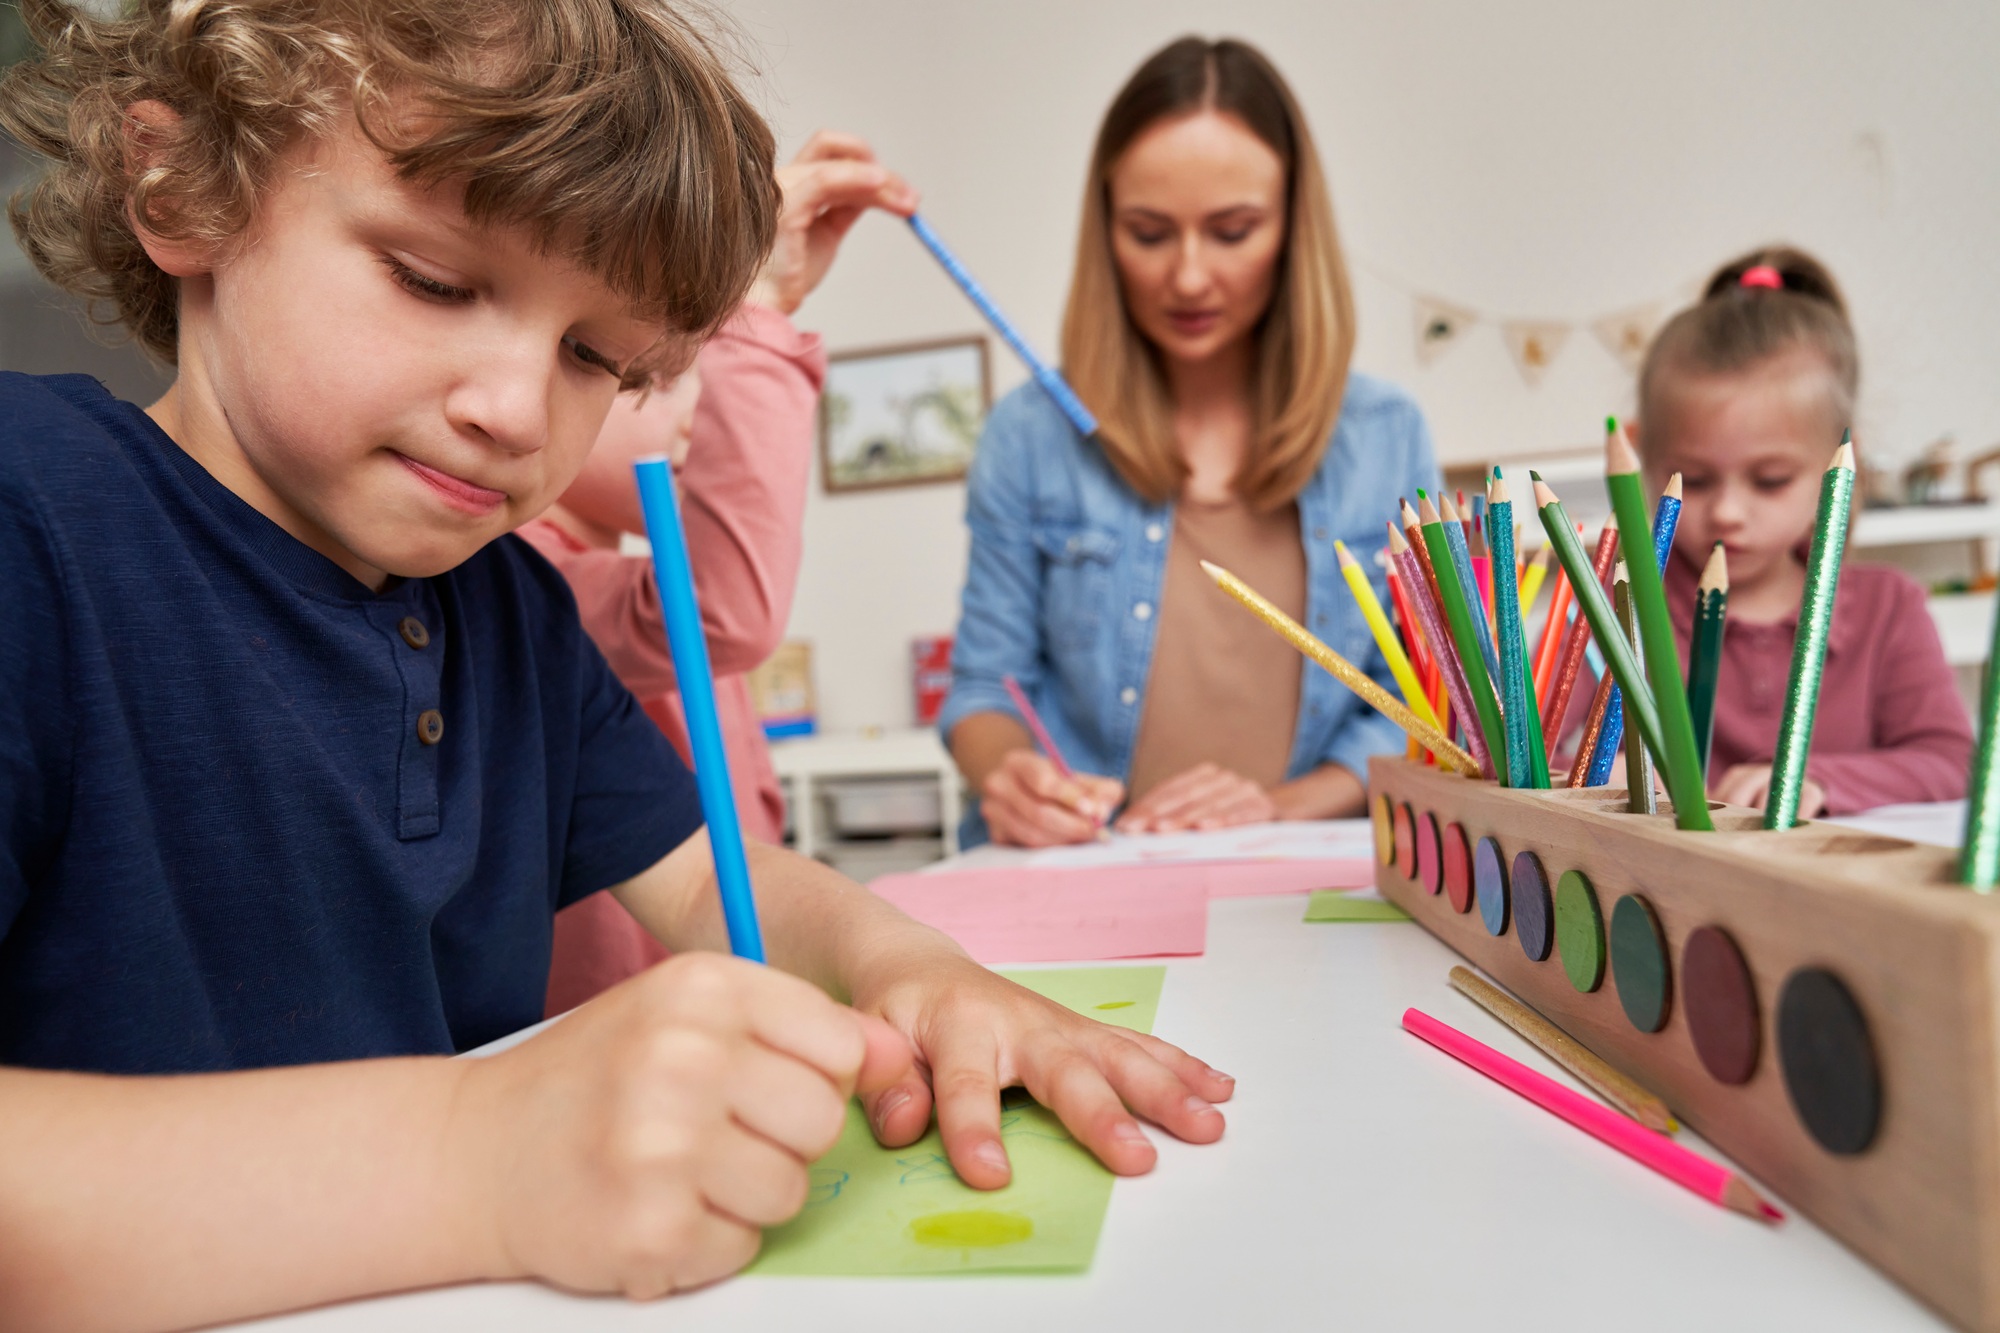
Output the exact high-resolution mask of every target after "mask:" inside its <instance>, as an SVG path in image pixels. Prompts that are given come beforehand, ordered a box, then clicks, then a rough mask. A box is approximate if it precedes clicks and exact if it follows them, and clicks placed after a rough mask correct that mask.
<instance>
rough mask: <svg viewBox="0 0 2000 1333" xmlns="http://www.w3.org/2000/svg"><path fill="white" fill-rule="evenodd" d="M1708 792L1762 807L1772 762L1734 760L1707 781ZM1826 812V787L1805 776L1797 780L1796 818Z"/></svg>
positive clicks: (1767, 795) (1733, 802) (1732, 802)
mask: <svg viewBox="0 0 2000 1333" xmlns="http://www.w3.org/2000/svg"><path fill="white" fill-rule="evenodd" d="M1708 794H1709V795H1710V796H1712V797H1713V798H1715V799H1716V800H1718V801H1723V802H1726V803H1727V804H1729V805H1749V806H1755V807H1757V808H1758V809H1762V808H1763V806H1764V803H1765V802H1766V801H1767V800H1769V799H1770V796H1771V765H1769V764H1735V765H1732V766H1731V767H1730V769H1729V771H1728V772H1726V773H1724V774H1723V775H1722V776H1721V777H1719V778H1717V779H1715V780H1714V781H1713V782H1711V783H1709V784H1708ZM1825 813H1826V788H1824V787H1822V786H1820V785H1819V784H1818V783H1817V782H1814V781H1813V780H1812V779H1811V778H1807V779H1806V780H1805V781H1804V782H1802V783H1800V784H1799V818H1800V819H1818V818H1819V817H1820V816H1821V815H1823V814H1825Z"/></svg>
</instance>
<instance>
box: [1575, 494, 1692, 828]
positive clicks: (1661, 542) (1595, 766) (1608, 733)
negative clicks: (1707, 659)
mask: <svg viewBox="0 0 2000 1333" xmlns="http://www.w3.org/2000/svg"><path fill="white" fill-rule="evenodd" d="M1680 521H1681V474H1680V473H1678V472H1676V473H1674V475H1673V476H1672V477H1670V478H1668V480H1667V488H1666V490H1664V491H1663V492H1661V494H1660V503H1659V504H1658V505H1656V506H1654V509H1653V563H1654V564H1656V565H1657V566H1658V567H1659V569H1660V572H1661V573H1662V574H1664V573H1666V569H1667V561H1668V560H1670V559H1672V558H1673V553H1674V533H1675V531H1676V530H1677V529H1678V528H1679V527H1680ZM1628 637H1629V635H1628ZM1634 642H1635V643H1636V642H1637V640H1634ZM1633 651H1634V652H1635V653H1637V652H1638V649H1637V648H1636V647H1635V648H1634V650H1633ZM1639 660H1640V661H1641V662H1642V663H1643V662H1644V661H1645V660H1646V659H1645V658H1644V657H1643V656H1641V657H1640V658H1639ZM1599 688H1600V689H1606V688H1608V689H1609V690H1610V691H1611V695H1610V697H1609V698H1608V699H1607V700H1606V701H1605V709H1604V726H1603V730H1602V732H1601V733H1600V734H1599V736H1598V738H1597V747H1596V749H1595V750H1594V751H1593V752H1592V755H1591V760H1590V777H1589V779H1588V780H1587V781H1586V783H1585V785H1586V786H1590V787H1601V786H1603V785H1604V784H1605V783H1607V782H1609V781H1610V780H1611V769H1612V766H1613V765H1614V764H1615V763H1616V762H1617V760H1618V747H1619V746H1621V745H1623V744H1624V742H1625V701H1624V698H1623V697H1622V695H1621V692H1620V691H1619V689H1618V682H1616V681H1615V680H1612V679H1611V678H1610V677H1608V676H1607V677H1605V678H1604V679H1603V680H1602V681H1600V682H1599ZM1647 813H1649V814H1650V813H1651V811H1650V810H1649V811H1648V812H1647Z"/></svg>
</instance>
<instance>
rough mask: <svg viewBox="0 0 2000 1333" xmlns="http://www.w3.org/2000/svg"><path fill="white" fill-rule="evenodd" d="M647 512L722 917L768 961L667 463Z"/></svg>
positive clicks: (745, 950) (645, 499)
mask: <svg viewBox="0 0 2000 1333" xmlns="http://www.w3.org/2000/svg"><path fill="white" fill-rule="evenodd" d="M632 470H633V471H634V472H636V473H637V474H638V477H639V507H640V508H641V509H642V510H643V511H644V512H645V516H646V537H647V539H648V540H649V541H651V542H652V544H653V573H654V576H655V577H656V579H657V580H658V582H659V585H660V607H661V610H662V611H663V612H664V613H665V616H666V622H667V647H668V648H669V649H670V650H671V651H672V652H673V655H674V675H675V677H676V678H677V680H678V682H679V685H680V693H681V707H682V709H683V710H684V711H685V712H686V714H687V729H688V746H689V748H690V749H692V750H693V751H694V780H695V785H696V787H697V788H698V789H699V790H700V793H701V814H702V818H703V819H704V820H706V821H707V823H708V846H709V851H710V854H711V855H713V856H714V858H715V882H716V883H717V885H719V886H720V887H721V890H722V916H723V920H724V921H725V922H726V923H727V924H728V927H729V951H730V952H731V953H733V954H735V955H736V956H737V957H738V958H748V959H749V960H750V961H751V962H753V963H761V962H763V961H764V934H763V932H762V931H761V930H760V929H758V926H757V901H756V899H755V898H754V897H752V896H751V892H750V862H749V860H748V858H747V857H746V856H745V855H744V851H743V825H742V824H741V823H739V822H738V821H737V818H736V794H735V792H734V790H733V789H731V787H730V785H729V756H728V755H727V754H726V753H724V751H723V748H722V722H721V719H720V718H719V717H718V716H717V715H716V710H715V677H714V675H713V673H711V672H710V670H709V666H708V640H707V638H706V637H704V636H703V634H702V630H701V605H700V603H698V602H697V601H696V600H695V594H694V571H693V569H692V568H690V567H689V565H688V549H687V535H686V533H685V532H684V531H683V530H682V528H681V510H680V502H679V500H678V498H677V497H676V496H675V493H674V474H673V471H672V469H671V468H670V467H669V466H668V464H667V460H666V459H665V458H659V457H655V458H642V459H640V460H639V461H638V462H637V463H635V464H634V465H633V469H632Z"/></svg>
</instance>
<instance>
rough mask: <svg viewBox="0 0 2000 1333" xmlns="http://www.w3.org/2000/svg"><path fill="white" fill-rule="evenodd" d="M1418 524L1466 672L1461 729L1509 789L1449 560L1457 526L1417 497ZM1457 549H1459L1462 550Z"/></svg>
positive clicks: (1502, 743)
mask: <svg viewBox="0 0 2000 1333" xmlns="http://www.w3.org/2000/svg"><path fill="white" fill-rule="evenodd" d="M1417 521H1418V523H1419V524H1420V526H1421V529H1422V531H1423V534H1424V546H1425V547H1426V548H1428V549H1429V551H1430V554H1431V572H1432V573H1433V574H1435V575H1436V576H1437V583H1438V602H1439V603H1440V605H1441V608H1442V610H1443V611H1444V618H1445V623H1446V624H1447V625H1449V626H1450V627H1451V638H1452V643H1453V645H1454V646H1455V647H1456V648H1457V650H1458V665H1459V667H1460V669H1462V670H1463V671H1464V672H1465V688H1466V690H1467V691H1468V692H1469V693H1470V694H1471V695H1472V706H1473V711H1474V712H1475V714H1476V715H1477V716H1475V717H1470V718H1466V719H1464V724H1465V727H1466V729H1467V730H1468V731H1469V730H1471V729H1472V728H1473V727H1474V726H1477V727H1478V728H1479V729H1480V731H1481V732H1482V733H1483V734H1484V735H1485V737H1486V753H1487V757H1488V758H1490V759H1491V760H1492V761H1493V776H1494V777H1496V778H1497V779H1499V782H1500V785H1501V786H1503V787H1506V786H1511V785H1512V784H1511V783H1510V782H1509V781H1508V780H1507V773H1508V768H1507V732H1506V729H1505V728H1504V727H1502V726H1501V723H1500V710H1499V708H1498V707H1497V706H1496V705H1495V703H1494V699H1493V678H1492V677H1491V676H1490V675H1488V674H1487V671H1486V662H1485V659H1484V658H1483V657H1481V655H1480V652H1479V635H1478V634H1477V633H1476V632H1475V631H1474V629H1473V627H1472V614H1471V612H1470V611H1469V610H1468V609H1467V603H1468V601H1469V600H1471V599H1470V598H1468V597H1467V595H1466V591H1465V590H1466V587H1467V586H1468V585H1467V584H1465V583H1464V582H1462V581H1461V580H1460V579H1459V575H1458V568H1457V566H1456V565H1455V564H1454V563H1453V561H1452V558H1451V544H1450V533H1451V532H1453V531H1455V530H1456V529H1457V528H1458V524H1456V523H1446V522H1445V521H1444V520H1443V519H1442V518H1440V517H1439V515H1438V511H1437V507H1436V506H1435V505H1433V504H1432V503H1431V500H1430V497H1429V496H1428V495H1425V494H1424V493H1423V492H1422V491H1418V492H1417ZM1461 540H1463V534H1461ZM1459 549H1461V550H1463V549H1464V548H1463V547H1462V546H1461V547H1460V548H1459ZM1476 595H1477V594H1476V593H1475V594H1474V596H1476Z"/></svg>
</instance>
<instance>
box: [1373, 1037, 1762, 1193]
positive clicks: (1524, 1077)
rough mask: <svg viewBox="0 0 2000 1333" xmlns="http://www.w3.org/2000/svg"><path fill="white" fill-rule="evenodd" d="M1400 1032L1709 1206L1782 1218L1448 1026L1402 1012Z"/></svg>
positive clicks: (1733, 1177)
mask: <svg viewBox="0 0 2000 1333" xmlns="http://www.w3.org/2000/svg"><path fill="white" fill-rule="evenodd" d="M1403 1028H1404V1030H1405V1031H1407V1032H1409V1033H1411V1034H1412V1035H1414V1036H1418V1037H1421V1038H1423V1039H1424V1040H1425V1041H1427V1042H1429V1043H1430V1044H1431V1045H1433V1046H1435V1047H1437V1048H1438V1049H1439V1050H1441V1051H1443V1052H1444V1053H1445V1054H1447V1055H1450V1056H1453V1057H1455V1058H1457V1059H1459V1060H1463V1061H1464V1062H1465V1063H1466V1064H1469V1065H1471V1066H1472V1067H1473V1068H1474V1069H1477V1070H1478V1071H1479V1072H1480V1073H1482V1074H1484V1075H1486V1076H1487V1077H1488V1078H1490V1079H1492V1080H1493V1081H1494V1082H1496V1083H1499V1084H1501V1085H1503V1086H1505V1087H1507V1088H1510V1089H1512V1090H1513V1091H1515V1092H1518V1093H1520V1094H1521V1095H1522V1096H1523V1097H1526V1098H1527V1099H1528V1100H1529V1101H1531V1102H1533V1103H1534V1104H1535V1105H1537V1106H1539V1107H1541V1108H1542V1109H1543V1110H1544V1111H1549V1112H1553V1113H1554V1114H1556V1115H1558V1116H1561V1117H1562V1118H1563V1119H1564V1120H1567V1121H1569V1122H1570V1123H1571V1124H1572V1125H1575V1126H1576V1127H1577V1128H1578V1129H1580V1130H1582V1131H1583V1132H1584V1133H1586V1134H1589V1135H1591V1136H1592V1137H1594V1138H1597V1139H1601V1140H1602V1141H1604V1142H1605V1143H1608V1144H1610V1145H1611V1146H1612V1147H1614V1148H1616V1149H1618V1151H1620V1152H1622V1153H1624V1154H1625V1155H1626V1156H1627V1157H1631V1158H1634V1159H1636V1160H1637V1161H1639V1162H1642V1163H1644V1164H1645V1165H1647V1166H1650V1167H1652V1168H1653V1170H1655V1171H1657V1172H1659V1173H1660V1174H1661V1175H1663V1176H1665V1177H1666V1178H1667V1179H1669V1180H1671V1181H1673V1182H1674V1183H1676V1184H1678V1185H1684V1186H1686V1187H1687V1188H1688V1189H1691V1190H1693V1191H1694V1192H1695V1193H1696V1194H1699V1195H1700V1196H1701V1197H1702V1198H1704V1199H1707V1200H1708V1201H1709V1202H1710V1203H1716V1204H1720V1205H1722V1206H1723V1207H1724V1208H1729V1209H1733V1210H1734V1211H1736V1212H1739V1213H1743V1214H1746V1215H1748V1216H1750V1217H1754V1218H1756V1219H1758V1220H1759V1221H1762V1222H1780V1221H1783V1220H1784V1216H1785V1215H1784V1213H1782V1212H1780V1211H1779V1210H1778V1209H1777V1208H1775V1207H1773V1206H1772V1205H1771V1204H1770V1203H1768V1202H1766V1201H1765V1199H1764V1198H1763V1197H1762V1196H1761V1195H1759V1194H1758V1193H1757V1191H1756V1190H1754V1189H1752V1188H1751V1187H1750V1185H1749V1184H1748V1182H1746V1181H1745V1180H1744V1179H1743V1178H1742V1177H1741V1176H1739V1175H1737V1174H1736V1173H1735V1172H1734V1171H1731V1170H1730V1169H1729V1168H1728V1167H1726V1166H1723V1165H1722V1164H1720V1163H1718V1162H1711V1161H1709V1160H1708V1159H1707V1158H1706V1157H1703V1156H1702V1155H1701V1154H1699V1153H1695V1152H1690V1151H1688V1150H1687V1149H1686V1148H1683V1147H1682V1146H1681V1145H1680V1144H1678V1143H1676V1142H1674V1141H1673V1140H1672V1139H1670V1138H1668V1137H1666V1136H1665V1135H1664V1134H1658V1133H1655V1132H1654V1131H1653V1130H1650V1129H1648V1128H1646V1127H1645V1126H1644V1125H1641V1124H1640V1123H1638V1122H1637V1121H1635V1120H1631V1119H1628V1118H1627V1117H1625V1116H1623V1115H1620V1114H1619V1113H1618V1112H1616V1111H1613V1110H1611V1109H1610V1108H1609V1107H1607V1106H1603V1105H1600V1104H1599V1103H1597V1102H1594V1101H1592V1100H1591V1099H1590V1098H1588V1097H1585V1096H1584V1095H1583V1094H1582V1093H1579V1092H1574V1091H1572V1090H1571V1089H1569V1088H1566V1087H1564V1086H1563V1085H1562V1084H1560V1083H1558V1082H1556V1081H1555V1080H1554V1079H1552V1078H1550V1077H1548V1076H1547V1075H1546V1074H1539V1073H1537V1072H1535V1071H1534V1070H1532V1069H1530V1068H1528V1067H1527V1066H1526V1065H1524V1064H1522V1063H1521V1062H1520V1061H1519V1060H1514V1059H1511V1058H1509V1057H1507V1056H1505V1055H1502V1054H1501V1053H1500V1052H1498V1051H1496V1050H1494V1049H1493V1048H1492V1047H1491V1046H1488V1045H1487V1044H1486V1043H1484V1042H1482V1041H1478V1040H1476V1039H1474V1038H1472V1037H1468V1036H1466V1035H1465V1034H1464V1033H1463V1032H1460V1031H1459V1030H1458V1029H1457V1028H1455V1027H1452V1026H1451V1025H1450V1024H1448V1023H1440V1022H1439V1021H1438V1020H1437V1019H1435V1018H1432V1017H1431V1016H1430V1015H1429V1014H1427V1013H1425V1012H1423V1011H1422V1010H1421V1009H1405V1010H1404V1011H1403Z"/></svg>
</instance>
